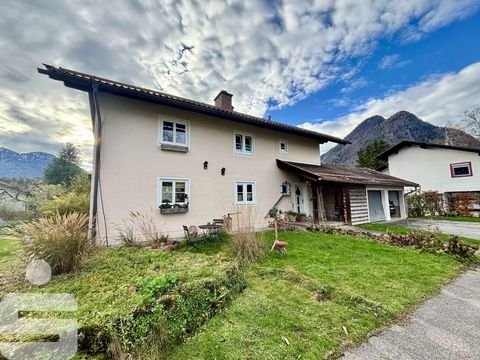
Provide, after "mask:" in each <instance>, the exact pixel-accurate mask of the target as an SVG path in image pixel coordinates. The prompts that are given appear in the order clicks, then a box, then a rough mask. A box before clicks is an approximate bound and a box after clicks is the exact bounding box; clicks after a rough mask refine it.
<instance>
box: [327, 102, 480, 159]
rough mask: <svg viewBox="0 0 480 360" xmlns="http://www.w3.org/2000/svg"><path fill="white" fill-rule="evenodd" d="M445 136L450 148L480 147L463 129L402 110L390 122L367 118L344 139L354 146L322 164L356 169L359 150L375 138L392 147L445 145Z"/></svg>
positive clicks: (333, 153)
mask: <svg viewBox="0 0 480 360" xmlns="http://www.w3.org/2000/svg"><path fill="white" fill-rule="evenodd" d="M446 136H448V143H449V145H456V146H465V147H473V148H480V141H478V140H477V139H475V138H474V137H473V136H471V135H468V134H467V133H465V132H463V131H461V130H458V129H453V128H444V127H439V126H435V125H432V124H430V123H428V122H426V121H423V120H420V119H419V118H418V117H416V116H415V115H414V114H411V113H409V112H408V111H400V112H398V113H396V114H394V115H392V116H391V117H389V118H388V119H385V118H383V117H382V116H378V115H376V116H372V117H370V118H368V119H365V120H364V121H363V122H362V123H360V125H358V126H357V127H356V128H355V129H354V130H353V131H352V132H351V133H350V134H348V135H347V136H346V137H345V140H348V141H350V142H351V144H349V145H337V146H335V147H334V148H332V149H330V150H329V151H328V152H327V153H326V154H324V155H323V156H322V162H324V163H327V164H339V165H352V166H354V165H355V164H356V162H357V151H358V150H360V149H361V148H363V147H365V146H366V145H368V144H369V143H370V142H372V141H374V140H375V139H382V140H384V141H386V142H387V143H389V144H390V145H395V144H397V143H399V142H400V141H402V140H414V141H421V142H431V143H436V144H445V140H446Z"/></svg>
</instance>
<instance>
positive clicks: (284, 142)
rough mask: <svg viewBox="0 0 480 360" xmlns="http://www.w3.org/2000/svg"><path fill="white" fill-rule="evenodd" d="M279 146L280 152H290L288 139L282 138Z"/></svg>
mask: <svg viewBox="0 0 480 360" xmlns="http://www.w3.org/2000/svg"><path fill="white" fill-rule="evenodd" d="M278 148H279V151H280V153H284V154H286V153H288V141H287V140H280V141H279V144H278Z"/></svg>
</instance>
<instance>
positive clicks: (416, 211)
mask: <svg viewBox="0 0 480 360" xmlns="http://www.w3.org/2000/svg"><path fill="white" fill-rule="evenodd" d="M407 205H408V216H410V217H424V216H434V215H441V214H442V213H443V209H442V196H441V195H440V194H439V193H438V192H435V191H428V192H424V193H414V194H411V195H409V196H408V197H407Z"/></svg>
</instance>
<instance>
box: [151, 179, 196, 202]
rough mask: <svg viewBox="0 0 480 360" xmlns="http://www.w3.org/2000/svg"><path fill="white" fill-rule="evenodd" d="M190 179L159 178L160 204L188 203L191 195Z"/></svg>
mask: <svg viewBox="0 0 480 360" xmlns="http://www.w3.org/2000/svg"><path fill="white" fill-rule="evenodd" d="M189 193H190V180H189V179H180V178H158V197H159V198H158V205H162V204H171V205H173V204H187V203H188V202H189V199H190V196H189Z"/></svg>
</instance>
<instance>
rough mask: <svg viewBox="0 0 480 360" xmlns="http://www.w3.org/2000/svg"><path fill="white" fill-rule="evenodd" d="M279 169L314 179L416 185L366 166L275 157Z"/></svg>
mask: <svg viewBox="0 0 480 360" xmlns="http://www.w3.org/2000/svg"><path fill="white" fill-rule="evenodd" d="M277 166H278V167H279V168H280V169H283V170H287V171H291V172H295V173H298V174H300V175H302V176H304V177H305V178H307V179H310V180H314V181H331V182H338V183H347V184H358V185H381V186H397V187H404V186H409V187H417V186H419V185H418V184H417V183H414V182H412V181H408V180H404V179H400V178H397V177H394V176H390V175H387V174H384V173H381V172H379V171H375V170H372V169H367V168H354V167H346V166H338V165H330V164H322V165H315V164H305V163H299V162H293V161H284V160H280V159H277Z"/></svg>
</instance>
